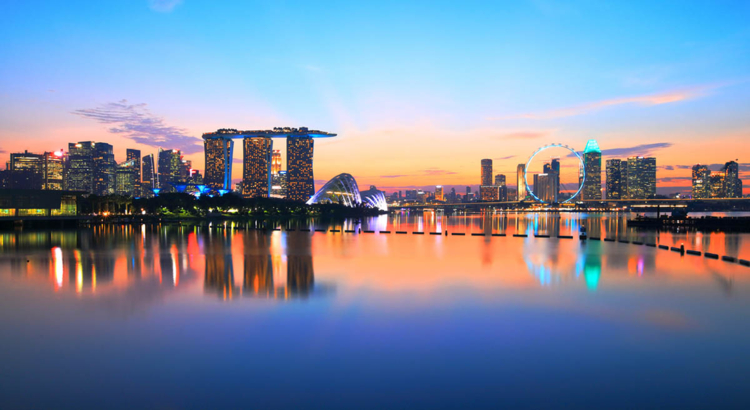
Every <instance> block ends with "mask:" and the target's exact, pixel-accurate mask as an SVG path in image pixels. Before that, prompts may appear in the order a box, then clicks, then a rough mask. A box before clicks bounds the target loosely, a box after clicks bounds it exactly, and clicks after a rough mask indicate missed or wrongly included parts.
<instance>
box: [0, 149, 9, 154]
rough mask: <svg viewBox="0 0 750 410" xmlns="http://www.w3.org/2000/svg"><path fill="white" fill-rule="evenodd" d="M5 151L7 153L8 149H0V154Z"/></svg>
mask: <svg viewBox="0 0 750 410" xmlns="http://www.w3.org/2000/svg"><path fill="white" fill-rule="evenodd" d="M7 153H8V151H6V150H4V149H0V154H7Z"/></svg>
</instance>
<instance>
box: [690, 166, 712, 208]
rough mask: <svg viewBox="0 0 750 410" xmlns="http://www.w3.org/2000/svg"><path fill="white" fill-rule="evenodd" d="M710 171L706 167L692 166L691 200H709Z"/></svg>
mask: <svg viewBox="0 0 750 410" xmlns="http://www.w3.org/2000/svg"><path fill="white" fill-rule="evenodd" d="M710 177H711V171H710V170H709V169H708V166H706V165H701V164H696V165H693V187H692V188H693V189H692V194H693V199H703V198H709V197H710V196H711V189H710V185H709V184H710V181H709V179H710Z"/></svg>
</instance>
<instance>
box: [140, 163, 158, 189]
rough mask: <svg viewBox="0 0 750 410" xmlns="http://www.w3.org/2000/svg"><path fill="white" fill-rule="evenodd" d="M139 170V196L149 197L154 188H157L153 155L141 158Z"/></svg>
mask: <svg viewBox="0 0 750 410" xmlns="http://www.w3.org/2000/svg"><path fill="white" fill-rule="evenodd" d="M142 162H143V166H142V168H141V195H143V196H147V197H150V196H151V195H152V194H153V190H154V188H157V189H158V188H159V183H158V178H157V175H158V174H157V173H156V167H154V154H148V155H146V156H144V157H143V158H142Z"/></svg>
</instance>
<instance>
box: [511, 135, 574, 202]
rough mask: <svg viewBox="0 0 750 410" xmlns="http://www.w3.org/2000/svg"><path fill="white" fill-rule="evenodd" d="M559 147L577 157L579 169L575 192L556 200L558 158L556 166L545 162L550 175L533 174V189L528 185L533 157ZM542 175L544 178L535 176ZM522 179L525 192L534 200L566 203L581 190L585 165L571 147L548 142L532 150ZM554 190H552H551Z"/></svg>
mask: <svg viewBox="0 0 750 410" xmlns="http://www.w3.org/2000/svg"><path fill="white" fill-rule="evenodd" d="M555 148H560V149H563V150H567V151H569V152H570V155H568V157H574V158H577V159H578V165H579V167H578V169H579V172H580V174H579V181H578V188H577V189H576V190H575V193H573V194H572V195H570V196H569V197H568V198H566V199H564V200H562V201H558V200H557V198H558V193H559V190H560V175H559V172H560V164H559V160H557V164H556V167H555V165H554V161H553V165H552V166H549V165H548V164H545V170H550V173H551V175H548V174H546V173H544V174H533V176H534V179H533V182H534V187H533V188H534V189H532V187H531V186H529V177H528V175H529V170H530V169H531V166H532V162H533V161H534V157H536V156H537V155H539V154H540V153H541V152H543V151H547V150H550V149H555ZM540 176H543V177H544V178H537V177H540ZM523 180H524V184H525V185H526V192H527V193H528V194H529V196H531V197H532V198H533V199H534V200H535V201H537V202H541V203H543V204H551V203H555V202H558V203H568V202H572V201H573V200H574V199H575V198H577V197H578V196H579V195H580V194H581V191H582V190H583V185H584V182H585V181H586V167H585V166H584V162H583V158H581V155H580V154H579V153H578V152H576V150H574V149H573V148H571V147H569V146H567V145H564V144H548V145H545V146H543V147H540V148H539V149H537V150H536V151H534V153H533V154H531V156H530V157H529V160H528V161H527V162H526V166H525V167H524V170H523ZM552 191H554V192H552Z"/></svg>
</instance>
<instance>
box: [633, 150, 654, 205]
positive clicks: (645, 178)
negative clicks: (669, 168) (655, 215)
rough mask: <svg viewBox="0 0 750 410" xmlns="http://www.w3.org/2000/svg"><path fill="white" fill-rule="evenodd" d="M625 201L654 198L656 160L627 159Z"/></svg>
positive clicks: (651, 158)
mask: <svg viewBox="0 0 750 410" xmlns="http://www.w3.org/2000/svg"><path fill="white" fill-rule="evenodd" d="M627 168H628V191H627V192H628V197H627V199H649V198H654V197H655V196H656V158H653V157H645V158H644V157H630V158H628V167H627Z"/></svg>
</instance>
